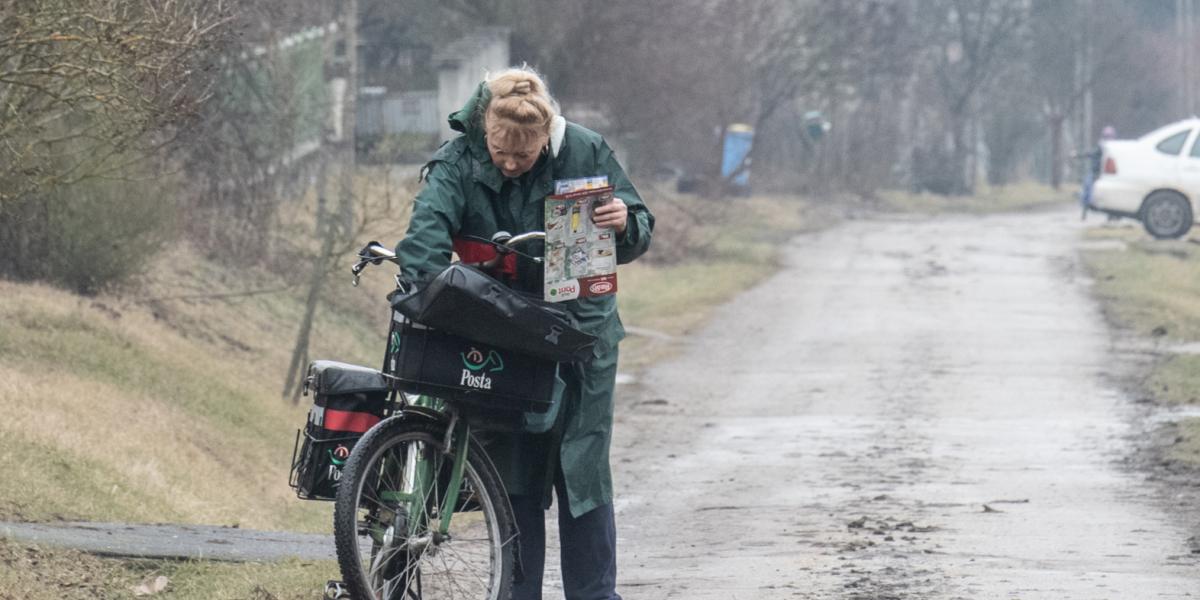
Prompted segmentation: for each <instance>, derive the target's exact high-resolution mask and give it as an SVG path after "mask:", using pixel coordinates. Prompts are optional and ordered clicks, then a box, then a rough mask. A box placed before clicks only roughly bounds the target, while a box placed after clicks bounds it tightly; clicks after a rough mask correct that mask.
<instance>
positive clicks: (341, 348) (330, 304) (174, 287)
mask: <svg viewBox="0 0 1200 600" xmlns="http://www.w3.org/2000/svg"><path fill="white" fill-rule="evenodd" d="M370 179H371V180H372V181H375V182H376V183H375V184H374V187H367V186H364V187H363V189H362V190H361V193H363V194H364V195H372V194H374V195H378V194H380V193H382V192H380V190H379V189H378V180H379V179H380V178H378V177H373V178H370ZM647 192H648V193H647V200H648V202H651V203H652V205H655V206H656V208H657V207H658V206H659V205H661V210H656V212H657V213H658V214H659V217H660V223H661V225H660V230H661V232H662V234H663V235H661V236H656V244H657V245H658V246H660V248H656V250H655V251H656V252H657V251H663V252H672V251H673V252H675V253H676V254H680V255H682V256H683V257H684V259H683V260H680V261H678V262H673V263H669V264H650V263H649V262H646V263H641V264H635V265H630V266H628V267H623V270H622V272H621V289H622V292H621V303H622V311H623V315H624V318H625V321H626V323H628V324H629V325H632V326H635V327H642V328H646V329H652V330H656V331H661V332H664V333H667V334H670V335H680V334H683V333H685V332H686V331H687V330H688V329H689V328H691V327H694V326H696V325H697V324H698V323H700V322H702V321H703V319H704V318H705V316H706V315H707V313H708V310H709V309H710V308H711V307H713V306H715V305H716V304H718V303H720V302H722V301H724V300H726V299H728V298H729V297H730V296H732V295H733V294H735V293H736V292H738V291H740V290H741V289H743V288H744V287H746V286H748V285H751V284H752V283H753V282H755V281H757V280H758V279H760V278H762V277H763V276H765V275H767V274H769V273H770V272H771V271H772V270H773V269H774V256H775V254H776V252H777V250H778V247H779V244H780V243H781V242H782V241H784V240H785V239H786V238H787V237H788V236H790V235H792V234H794V233H796V232H798V231H800V230H802V229H804V228H809V227H815V226H818V225H819V224H820V222H821V221H823V220H824V219H823V218H818V217H816V216H814V215H815V214H816V213H815V211H813V210H812V209H811V208H810V207H809V206H808V205H806V204H804V203H802V202H800V201H799V200H797V199H794V198H754V199H739V200H736V201H731V202H723V203H711V202H707V201H701V200H696V199H689V198H674V199H668V198H666V197H663V198H662V199H661V201H660V203H656V198H655V196H656V195H657V194H656V193H655V192H653V191H650V190H647ZM397 193H398V194H400V195H403V191H399V192H397ZM405 204H407V201H406V200H395V205H396V206H400V205H405ZM306 212H310V211H304V210H300V211H295V213H296V214H305V213H306ZM688 213H691V214H692V215H693V216H692V217H687V214H688ZM403 221H404V218H403V216H401V217H400V218H399V219H392V220H390V221H377V222H375V223H374V224H373V226H372V228H371V229H369V230H368V231H367V232H364V234H363V239H371V238H374V239H380V240H394V239H396V238H397V237H398V236H399V233H398V232H400V231H403V226H404V223H403ZM696 221H698V222H702V223H704V224H691V225H685V223H690V222H696ZM287 226H289V227H294V228H295V230H296V232H297V235H305V233H304V232H305V231H312V228H311V223H309V222H305V221H304V218H300V219H299V220H298V222H296V223H290V224H287ZM314 245H315V244H314ZM681 248H686V251H683V252H679V250H680V249H681ZM294 262H296V263H297V264H296V265H295V267H294V271H292V272H291V273H289V274H287V275H280V274H279V269H278V268H277V269H275V270H273V271H269V270H267V269H258V268H256V269H238V268H235V267H230V266H220V265H218V264H215V263H213V262H211V261H208V260H205V259H204V258H203V257H201V256H198V255H197V254H196V253H195V252H193V251H189V250H187V249H186V248H179V249H174V250H172V251H170V252H168V253H166V254H164V255H163V256H162V257H161V259H160V260H158V261H157V264H156V267H155V268H154V270H153V271H152V272H151V273H149V274H148V275H147V276H146V277H145V278H144V280H143V281H141V282H140V283H139V284H138V285H137V286H135V287H133V288H130V289H126V290H124V291H123V292H122V293H119V294H104V295H101V296H98V297H93V298H83V297H79V296H75V295H73V294H70V293H67V292H64V291H61V290H57V289H54V288H50V287H47V286H43V285H28V284H15V283H11V282H0V407H3V409H4V413H5V419H3V420H0V472H3V473H5V484H4V485H3V486H0V519H7V520H27V521H54V520H95V521H129V522H179V523H207V524H218V525H230V526H239V527H246V528H262V529H288V530H299V531H315V532H326V531H329V528H330V514H331V507H330V505H329V504H328V503H312V502H302V501H299V500H296V499H295V497H294V495H293V494H292V492H291V490H290V489H289V488H288V487H287V485H286V477H287V470H288V465H289V463H290V459H291V455H292V445H293V440H294V436H295V431H296V428H297V427H298V426H299V425H301V424H302V423H303V422H304V418H305V413H306V410H307V406H306V404H307V402H308V399H306V398H302V399H301V400H300V403H299V404H296V405H293V404H292V403H290V402H288V401H285V400H284V399H282V398H281V390H282V387H283V383H284V381H283V380H284V374H285V372H286V366H287V363H288V359H289V353H290V350H291V347H292V344H293V340H294V338H295V335H296V327H297V323H298V321H299V319H300V316H301V314H302V313H303V304H304V296H305V293H306V290H305V289H304V284H303V282H305V281H307V272H308V265H307V264H306V263H305V262H304V261H294ZM350 262H351V260H350V257H349V256H346V257H343V259H342V260H340V261H339V263H338V264H339V268H338V270H337V271H335V272H334V273H332V274H330V276H329V277H330V284H329V285H328V286H327V288H326V291H325V294H324V298H325V304H324V305H323V306H322V308H321V310H320V311H319V312H318V318H317V322H316V324H315V326H314V334H313V343H312V356H313V357H314V358H315V357H333V358H339V359H342V360H346V361H349V362H359V363H362V364H375V363H376V362H378V360H379V353H380V351H381V348H382V343H383V333H382V327H383V326H384V323H385V319H386V312H385V311H386V309H385V308H384V305H383V296H384V294H385V293H386V291H387V290H388V288H389V282H388V280H389V277H387V276H386V275H384V273H383V272H382V271H376V272H374V273H370V274H368V276H366V277H364V279H363V285H362V287H359V288H352V287H350V286H349V285H347V284H348V281H349V276H348V273H346V272H345V269H344V267H346V266H348V265H349V264H350ZM296 282H300V283H299V284H297V283H296ZM260 292H261V293H260ZM670 347H671V345H670V344H669V343H667V344H663V343H661V342H656V341H654V340H653V339H650V338H645V337H639V336H632V337H631V338H630V339H629V341H628V343H627V344H625V345H624V346H623V359H624V360H625V367H624V368H626V369H634V368H638V367H639V366H642V365H645V364H647V362H648V361H649V360H651V359H652V358H653V357H654V356H659V355H661V354H662V353H663V352H665V351H669V349H670ZM0 563H3V564H4V568H0V589H3V590H5V593H12V594H15V595H14V596H13V597H20V598H29V599H41V598H46V599H50V598H75V597H78V598H83V597H97V596H99V597H127V596H129V595H130V593H131V592H130V590H131V587H132V586H133V585H135V584H137V583H138V582H140V581H142V580H145V579H147V578H150V579H153V577H154V576H157V575H165V576H167V577H168V578H169V579H170V580H171V588H170V589H169V590H168V592H166V593H164V594H162V596H163V597H167V598H206V599H208V598H308V597H313V596H314V595H315V594H316V590H317V589H319V587H320V585H321V584H322V583H323V581H324V580H325V579H327V578H334V577H336V576H337V575H336V568H335V566H334V565H333V564H332V563H316V564H314V563H304V562H297V561H293V562H288V563H281V564H267V565H259V564H244V565H232V564H221V563H208V562H162V561H121V560H115V559H101V558H95V557H90V556H86V555H80V554H78V553H74V552H70V551H63V550H51V549H46V548H24V547H22V546H20V545H17V544H14V543H11V542H8V543H3V544H2V545H0ZM9 567H11V568H9Z"/></svg>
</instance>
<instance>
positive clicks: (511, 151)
mask: <svg viewBox="0 0 1200 600" xmlns="http://www.w3.org/2000/svg"><path fill="white" fill-rule="evenodd" d="M498 129H499V128H497V130H489V131H488V136H487V149H488V154H490V155H491V157H492V164H494V165H496V167H497V168H498V169H500V172H501V173H503V174H504V176H505V177H520V176H521V175H524V174H525V173H526V172H528V171H529V170H530V169H532V168H533V165H534V164H535V163H537V159H538V157H539V156H541V154H542V149H543V148H545V147H546V142H547V141H548V140H549V136H547V135H536V136H533V137H527V136H520V135H503V132H502V131H499V130H498Z"/></svg>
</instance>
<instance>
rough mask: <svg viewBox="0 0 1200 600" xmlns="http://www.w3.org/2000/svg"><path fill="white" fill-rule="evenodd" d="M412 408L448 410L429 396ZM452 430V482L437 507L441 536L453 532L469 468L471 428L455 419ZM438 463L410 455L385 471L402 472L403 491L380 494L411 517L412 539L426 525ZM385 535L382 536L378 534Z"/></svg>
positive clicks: (419, 399) (389, 491)
mask: <svg viewBox="0 0 1200 600" xmlns="http://www.w3.org/2000/svg"><path fill="white" fill-rule="evenodd" d="M413 404H414V405H415V406H421V407H425V408H431V409H434V410H438V411H444V410H445V403H444V402H442V401H441V400H439V399H437V398H431V397H428V396H419V397H418V398H417V399H416V400H415V401H414V402H413ZM453 423H454V425H453V429H452V430H451V431H450V443H452V444H453V447H454V462H453V464H452V465H451V467H450V480H449V482H448V485H447V487H446V490H445V492H446V495H445V497H444V498H442V504H441V506H439V507H438V511H439V512H438V515H439V523H438V526H437V528H438V533H439V534H440V535H443V536H444V535H446V534H447V533H449V531H450V522H451V518H452V517H453V515H454V508H455V507H456V506H458V499H459V496H460V495H461V492H462V483H463V474H464V472H465V469H466V465H467V452H468V451H469V448H470V443H469V442H470V438H471V426H470V425H469V424H468V423H467V422H466V420H465V419H454V420H453ZM434 463H435V461H433V460H431V459H430V458H429V457H426V456H424V455H423V453H421V452H409V453H407V454H406V455H405V460H404V464H403V465H390V466H385V467H384V468H396V469H402V471H403V476H402V477H401V481H403V482H404V483H403V489H400V490H383V491H381V492H380V498H381V499H382V500H384V501H387V502H389V503H395V504H397V505H400V506H403V507H404V508H405V509H407V513H408V517H409V518H408V527H407V529H408V531H407V532H406V533H407V534H408V535H409V536H413V535H416V534H417V532H419V531H421V529H422V528H424V527H425V526H426V525H427V524H426V523H425V522H424V516H425V514H426V513H425V510H424V508H425V506H424V505H425V502H426V499H427V498H429V497H430V492H431V491H432V490H433V487H434V486H436V485H437V480H438V475H437V473H436V471H435V464H434ZM379 535H380V536H381V535H382V534H381V533H380V534H379Z"/></svg>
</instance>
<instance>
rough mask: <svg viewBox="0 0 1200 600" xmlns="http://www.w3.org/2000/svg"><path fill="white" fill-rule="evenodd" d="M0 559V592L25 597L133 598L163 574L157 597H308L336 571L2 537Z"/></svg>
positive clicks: (326, 565)
mask: <svg viewBox="0 0 1200 600" xmlns="http://www.w3.org/2000/svg"><path fill="white" fill-rule="evenodd" d="M0 564H4V565H5V566H6V567H8V568H5V569H0V590H2V591H0V598H13V599H16V598H20V599H21V600H90V599H93V598H133V597H135V593H134V589H135V588H136V587H138V586H140V585H144V584H149V583H151V582H153V581H154V580H155V579H157V578H158V577H166V579H167V588H166V589H165V590H163V591H161V592H159V593H156V594H153V596H152V597H155V598H164V599H166V600H247V599H249V600H309V599H311V598H316V597H318V596H319V595H320V592H319V590H321V589H323V588H324V585H325V581H326V580H328V579H334V578H336V574H337V564H336V563H334V562H333V561H298V560H287V561H280V562H271V563H226V562H213V561H156V560H127V559H116V558H102V557H98V556H93V555H90V554H87V553H83V552H78V551H75V550H64V549H56V548H47V547H40V546H24V545H19V544H15V543H12V542H6V541H2V540H0ZM10 594H12V595H10ZM147 597H151V596H147Z"/></svg>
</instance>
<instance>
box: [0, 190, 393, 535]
mask: <svg viewBox="0 0 1200 600" xmlns="http://www.w3.org/2000/svg"><path fill="white" fill-rule="evenodd" d="M381 180H384V181H385V180H386V179H384V178H380V177H377V176H375V174H365V175H364V177H363V178H361V180H360V181H359V182H358V187H357V189H358V193H359V194H361V196H362V198H363V203H364V204H366V203H368V202H375V203H376V204H377V203H378V202H379V200H380V198H381V197H383V196H384V195H383V194H381V193H380V192H379V191H378V189H373V187H374V188H377V187H378V186H379V185H380V181H381ZM298 202H299V203H300V204H299V205H298V206H299V208H297V209H296V210H295V211H294V212H295V213H296V214H304V213H305V212H306V211H305V210H304V207H305V206H306V205H309V204H311V202H312V199H311V198H306V199H300V200H299V201H298ZM397 204H398V202H397ZM397 208H398V206H397ZM302 223H303V218H302V217H297V218H296V219H294V224H297V225H296V227H297V228H299V226H300V225H302ZM370 225H371V228H368V230H367V231H366V232H364V234H363V235H364V236H368V235H379V236H380V238H381V239H387V238H389V237H390V238H395V237H398V236H399V234H398V233H396V232H395V229H396V227H397V226H398V225H397V223H396V220H395V219H388V220H384V219H376V220H374V221H372V222H371V223H370ZM372 229H373V230H372ZM295 245H296V247H297V248H300V249H301V250H303V249H305V247H306V246H307V247H309V248H315V247H316V242H315V240H314V241H312V243H310V244H306V243H303V242H301V243H297V244H295ZM351 262H352V259H351V257H350V256H344V257H343V258H341V259H339V260H338V261H337V265H338V271H337V272H335V273H332V274H330V275H329V279H330V282H329V284H328V285H327V286H326V290H325V293H324V299H325V303H324V304H323V305H322V307H321V309H320V310H319V311H318V313H317V320H316V323H315V325H314V333H313V341H312V346H311V347H312V350H311V353H312V354H311V356H312V357H313V358H318V357H328V358H338V359H342V360H346V361H349V362H359V363H362V364H369V365H374V364H376V363H378V362H380V360H381V358H382V348H383V342H384V340H383V338H384V331H383V327H384V324H385V323H386V319H387V308H386V305H385V302H384V295H385V294H386V291H387V289H388V288H389V284H388V281H387V279H388V278H387V277H386V276H383V275H382V274H378V275H377V276H374V277H368V278H365V279H364V284H363V286H362V287H359V288H352V287H351V286H350V285H348V284H349V280H350V277H349V272H348V267H349V265H350V264H351ZM296 263H297V264H295V266H294V268H293V270H292V271H291V272H290V273H288V272H287V270H286V269H283V270H282V271H283V273H284V274H282V275H281V274H279V272H280V271H281V270H280V269H277V268H276V269H271V270H268V269H265V268H230V267H221V266H217V265H215V264H213V263H211V262H208V261H205V260H203V259H202V258H200V257H198V256H196V255H195V254H194V253H192V252H190V251H189V250H188V249H187V248H186V247H178V248H175V249H173V250H172V251H171V252H169V253H167V254H165V255H164V256H161V257H160V258H159V259H158V262H157V264H156V267H155V269H154V270H153V271H152V272H151V273H150V275H149V276H147V277H146V278H145V279H144V280H143V281H142V282H141V285H140V286H139V287H138V288H136V289H134V290H127V291H126V292H125V294H123V295H108V296H100V297H96V298H91V299H87V298H81V297H78V296H75V295H72V294H69V293H66V292H63V291H60V290H57V289H54V288H50V287H46V286H39V285H18V284H13V283H7V282H0V323H3V325H2V326H0V406H3V407H4V411H5V416H6V418H5V419H4V420H2V421H0V470H2V471H3V472H4V473H5V474H6V477H5V485H3V486H0V518H7V519H22V520H53V519H85V520H119V521H149V522H154V521H170V522H194V523H211V524H222V525H232V524H238V525H241V526H244V527H255V528H266V529H272V528H282V529H300V530H310V531H325V530H327V529H328V523H329V506H328V505H325V504H316V503H307V502H300V501H298V500H296V499H295V497H294V495H293V494H292V492H291V490H290V489H289V488H288V487H287V485H286V480H287V474H288V468H289V465H290V461H291V457H292V446H293V440H294V436H295V431H296V428H297V427H298V426H300V425H301V424H302V423H303V422H304V419H305V412H306V410H307V406H306V405H305V403H306V402H307V401H308V400H307V399H304V400H303V401H302V402H301V404H300V405H293V404H292V403H291V402H289V401H285V400H284V399H283V398H281V391H282V389H283V386H284V374H285V373H286V366H287V361H288V359H289V357H290V352H291V348H292V345H293V343H294V339H295V335H296V329H297V325H298V323H299V320H300V317H301V315H302V314H303V303H304V297H305V294H306V292H307V290H306V289H304V286H303V285H295V282H297V281H299V282H305V281H307V279H308V273H309V268H310V267H309V264H311V263H310V262H309V261H305V260H298V261H296ZM255 291H266V293H249V294H247V292H255Z"/></svg>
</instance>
